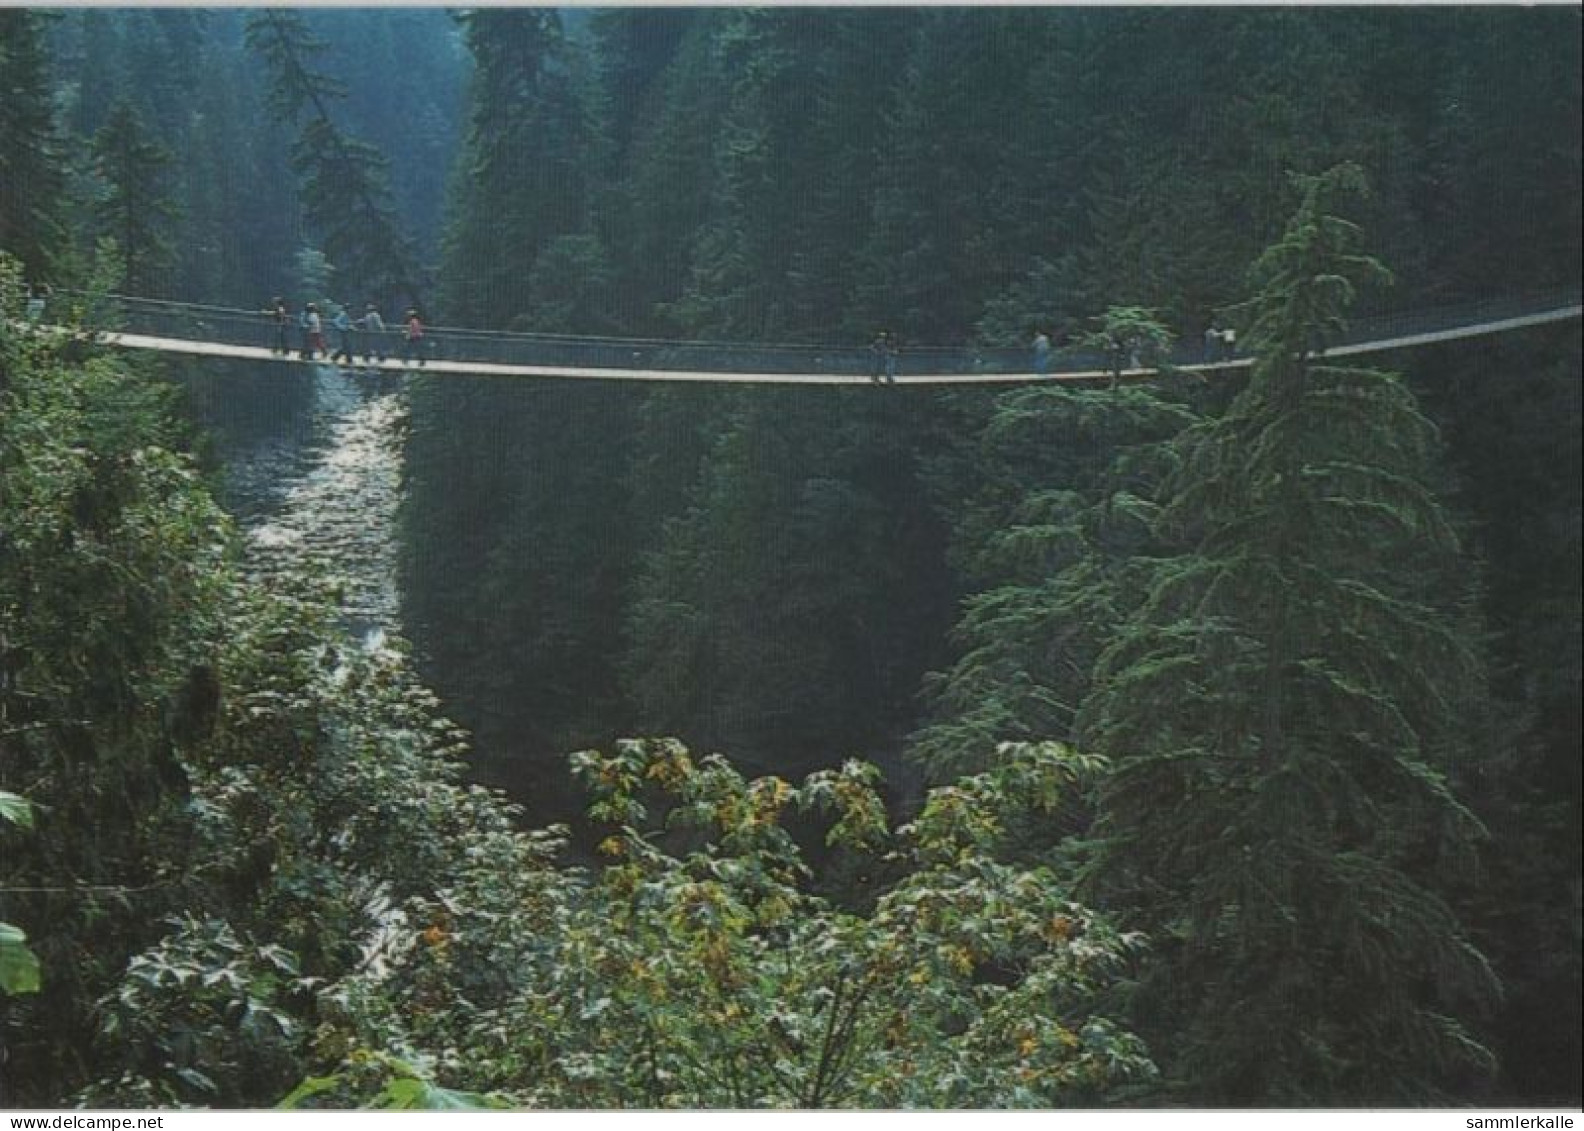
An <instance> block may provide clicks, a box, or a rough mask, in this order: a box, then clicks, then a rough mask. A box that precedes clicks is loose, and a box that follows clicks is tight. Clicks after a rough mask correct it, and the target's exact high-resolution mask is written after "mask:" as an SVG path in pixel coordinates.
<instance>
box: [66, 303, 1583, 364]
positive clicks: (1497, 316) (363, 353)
mask: <svg viewBox="0 0 1584 1131" xmlns="http://www.w3.org/2000/svg"><path fill="white" fill-rule="evenodd" d="M1579 302H1580V293H1579V291H1577V290H1572V291H1553V292H1548V293H1544V294H1533V295H1526V296H1510V297H1503V298H1498V299H1488V300H1482V301H1478V302H1463V303H1456V304H1449V305H1445V306H1439V307H1435V308H1432V309H1419V310H1408V311H1398V312H1390V313H1384V314H1372V315H1369V316H1367V317H1362V318H1359V319H1357V320H1355V321H1353V322H1352V323H1351V324H1350V325H1349V326H1348V328H1347V330H1346V332H1345V333H1343V334H1341V335H1339V336H1338V337H1337V338H1336V339H1335V340H1334V341H1331V342H1329V343H1327V345H1328V346H1330V347H1336V346H1345V345H1357V344H1360V343H1372V342H1390V341H1394V340H1397V339H1401V338H1410V337H1414V336H1418V335H1433V334H1436V333H1452V332H1454V331H1457V330H1458V329H1460V328H1467V327H1471V326H1479V325H1485V324H1498V323H1501V322H1502V321H1504V320H1510V319H1515V318H1523V317H1524V316H1527V315H1534V314H1538V313H1542V312H1548V311H1556V310H1561V309H1565V308H1568V307H1570V306H1571V307H1576V306H1577V305H1578V304H1579ZM52 303H56V304H59V305H61V306H65V307H68V308H69V310H70V316H71V317H72V319H73V320H74V321H78V322H80V323H81V324H82V325H84V326H85V327H87V328H89V329H93V330H106V331H119V332H123V333H131V334H140V335H147V336H150V337H155V338H167V339H175V340H179V341H192V342H206V343H216V344H220V345H229V346H241V347H252V348H256V349H263V350H273V351H277V352H280V351H284V352H286V353H288V354H289V355H291V356H303V355H305V354H306V353H307V352H308V350H309V348H310V342H309V340H308V335H307V331H306V330H305V329H304V328H303V327H302V326H301V325H300V324H299V322H298V319H297V317H296V316H295V315H293V316H290V317H289V318H288V319H287V320H286V321H285V322H284V323H282V322H279V321H277V319H276V317H275V315H274V314H273V313H272V312H269V311H248V310H240V309H236V308H231V307H222V306H211V305H204V304H200V303H188V302H179V301H175V300H168V299H151V298H143V297H138V296H131V295H90V294H86V293H83V292H73V291H57V292H56V294H55V296H53V298H52ZM322 334H323V341H324V346H325V350H326V353H327V354H330V355H335V356H340V355H341V351H343V350H344V351H345V352H346V353H347V354H350V355H351V356H352V357H353V358H354V359H369V360H374V359H403V358H406V359H410V360H412V361H414V362H416V361H420V360H422V361H425V362H427V361H450V362H456V363H461V364H469V363H475V364H484V365H507V366H524V367H533V368H543V369H558V368H569V369H593V370H600V369H609V370H629V371H630V370H640V371H644V370H647V371H655V372H668V371H669V372H702V373H722V374H731V373H742V374H747V373H765V374H782V375H811V376H818V375H827V374H828V375H849V376H871V375H873V374H874V373H875V372H876V370H877V368H879V369H882V370H883V369H884V368H885V362H884V360H883V359H879V360H877V358H876V354H875V351H874V350H873V349H872V348H871V347H870V345H869V344H868V343H854V344H845V345H843V344H827V345H811V344H775V343H747V342H708V341H680V340H666V339H654V338H619V337H589V336H578V335H563V334H540V333H524V332H514V331H501V330H479V329H472V328H464V327H452V326H430V327H426V328H425V331H424V335H423V339H422V342H421V343H420V344H418V345H413V344H410V343H408V342H407V340H406V334H405V331H404V330H403V328H402V327H400V326H387V327H385V328H384V329H378V330H376V329H369V328H367V327H365V326H362V325H358V326H355V327H354V328H353V329H351V330H346V331H342V330H337V329H336V328H335V327H334V326H333V325H332V324H331V323H330V320H329V319H328V318H326V319H324V320H323V329H322ZM1232 357H1233V354H1232V353H1229V352H1228V349H1227V347H1226V346H1224V345H1222V344H1219V343H1217V342H1208V343H1207V342H1205V341H1204V340H1203V339H1200V338H1198V337H1195V336H1185V337H1184V338H1183V339H1181V340H1179V341H1178V342H1177V344H1176V346H1175V347H1174V348H1173V349H1172V350H1171V351H1170V353H1169V355H1168V356H1166V357H1155V356H1148V355H1144V356H1138V355H1135V354H1134V353H1133V352H1132V351H1131V350H1130V349H1128V348H1127V347H1126V346H1125V345H1124V346H1121V347H1119V348H1118V349H1117V350H1116V351H1115V352H1113V353H1107V352H1104V351H1097V350H1092V349H1088V350H1086V349H1074V348H1066V349H1058V350H1056V351H1055V352H1054V354H1053V356H1052V357H1051V359H1050V361H1049V365H1048V369H1047V371H1048V372H1049V373H1051V374H1052V375H1060V374H1063V373H1092V372H1095V371H1103V370H1106V369H1109V368H1111V367H1112V366H1113V365H1117V366H1120V367H1122V368H1132V367H1136V366H1138V365H1145V366H1156V365H1160V364H1162V363H1164V364H1170V365H1176V366H1188V365H1198V364H1204V363H1214V362H1224V361H1226V360H1230V359H1232ZM891 367H892V369H893V371H894V372H895V373H896V374H897V375H901V376H907V375H959V376H972V375H975V374H983V375H986V376H990V375H997V374H1002V375H1007V374H1020V373H1028V372H1030V371H1031V369H1032V368H1033V354H1032V351H1031V350H1029V349H1027V348H1018V349H1008V348H994V347H979V346H972V345H964V346H916V347H910V346H906V345H904V346H903V347H902V348H900V349H899V350H898V351H897V352H896V356H895V357H894V359H892V362H891Z"/></svg>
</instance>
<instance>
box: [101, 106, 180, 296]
mask: <svg viewBox="0 0 1584 1131" xmlns="http://www.w3.org/2000/svg"><path fill="white" fill-rule="evenodd" d="M93 153H94V170H95V172H97V173H98V175H99V178H100V179H101V180H102V181H103V182H104V186H105V194H104V196H103V197H102V198H100V200H99V201H98V202H97V207H96V208H95V212H96V213H97V215H98V220H99V227H100V230H101V232H102V233H103V234H104V235H107V236H109V237H110V238H112V239H113V240H115V241H116V253H117V266H118V267H119V270H120V275H121V280H120V284H121V286H122V287H123V288H125V290H126V291H127V292H128V293H130V294H139V295H143V294H153V293H155V292H156V291H157V290H158V289H159V285H160V282H161V277H162V275H163V272H164V268H165V267H166V266H167V265H168V264H169V262H170V260H171V251H172V244H171V240H170V236H169V234H168V231H167V229H168V227H169V224H170V221H171V219H172V218H173V217H174V216H175V215H176V207H175V205H174V204H172V202H171V197H170V195H169V189H168V185H167V180H166V178H167V170H169V168H170V166H171V152H170V150H168V149H166V148H165V147H164V146H163V145H161V144H159V142H157V141H156V140H155V139H154V138H153V136H152V135H151V134H150V133H149V130H148V128H147V127H146V126H145V125H144V124H143V120H142V118H141V117H139V115H138V113H137V111H136V110H134V109H132V107H131V106H130V105H129V104H127V103H126V102H118V103H116V105H115V107H114V109H112V110H111V111H110V116H109V118H107V119H106V120H105V124H104V125H103V126H102V127H101V128H100V130H99V132H98V133H97V134H95V135H94V143H93Z"/></svg>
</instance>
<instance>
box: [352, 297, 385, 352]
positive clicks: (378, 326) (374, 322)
mask: <svg viewBox="0 0 1584 1131" xmlns="http://www.w3.org/2000/svg"><path fill="white" fill-rule="evenodd" d="M358 328H359V329H361V330H362V331H363V364H365V365H370V364H372V363H373V361H374V359H375V358H376V357H377V358H379V359H380V361H384V360H385V319H383V318H381V317H380V312H379V309H378V308H377V307H376V306H375V305H374V304H373V303H372V302H371V303H367V304H365V305H364V307H363V317H362V318H359V319H358Z"/></svg>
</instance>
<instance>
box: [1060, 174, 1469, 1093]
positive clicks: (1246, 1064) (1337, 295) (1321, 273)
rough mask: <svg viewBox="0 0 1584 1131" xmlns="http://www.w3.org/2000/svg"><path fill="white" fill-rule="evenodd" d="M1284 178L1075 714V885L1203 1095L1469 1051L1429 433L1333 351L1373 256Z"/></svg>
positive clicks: (1453, 717)
mask: <svg viewBox="0 0 1584 1131" xmlns="http://www.w3.org/2000/svg"><path fill="white" fill-rule="evenodd" d="M1358 180H1359V176H1358V171H1357V170H1356V169H1355V168H1352V167H1346V166H1344V167H1341V168H1339V169H1337V170H1334V171H1333V172H1331V173H1329V174H1327V175H1325V176H1323V177H1319V178H1314V179H1311V180H1309V181H1307V182H1306V184H1305V190H1304V199H1303V203H1302V205H1301V207H1300V208H1299V210H1298V212H1297V214H1296V216H1295V217H1294V219H1293V221H1292V222H1291V223H1290V224H1289V226H1288V228H1287V231H1286V233H1285V234H1284V236H1283V237H1282V239H1281V240H1280V241H1279V242H1277V243H1276V244H1275V245H1273V246H1272V248H1271V249H1270V250H1269V251H1268V252H1267V253H1266V254H1265V255H1264V257H1262V259H1261V260H1260V262H1259V263H1258V264H1257V266H1256V281H1257V282H1258V283H1260V284H1261V285H1262V289H1261V291H1260V294H1259V297H1258V299H1257V300H1256V303H1255V321H1254V324H1253V327H1252V330H1251V333H1250V334H1249V338H1250V340H1251V342H1252V343H1253V345H1254V348H1255V353H1256V357H1257V364H1256V366H1255V370H1254V374H1253V377H1252V380H1251V382H1250V384H1249V386H1248V388H1247V389H1246V390H1245V391H1244V392H1243V393H1242V394H1241V395H1240V396H1239V398H1238V399H1237V401H1236V402H1235V403H1234V404H1233V406H1232V407H1231V409H1230V410H1229V411H1228V412H1227V414H1226V415H1225V416H1224V417H1222V418H1221V419H1219V420H1216V421H1214V422H1213V423H1208V424H1206V425H1204V426H1202V427H1199V428H1196V429H1195V430H1193V431H1192V432H1191V433H1190V434H1189V436H1188V437H1187V439H1186V450H1185V454H1184V463H1183V466H1182V470H1181V472H1180V474H1179V475H1178V476H1176V477H1175V479H1174V481H1173V483H1172V485H1171V489H1170V491H1169V494H1168V497H1167V501H1166V504H1165V507H1164V510H1163V518H1162V522H1163V526H1164V529H1165V531H1166V532H1167V533H1168V535H1169V536H1170V537H1172V538H1173V539H1174V540H1175V541H1177V542H1178V543H1179V544H1180V545H1181V546H1182V547H1183V549H1182V551H1181V552H1180V553H1179V554H1178V555H1176V556H1171V557H1166V558H1163V559H1161V560H1160V561H1159V563H1158V566H1157V568H1156V570H1155V574H1154V577H1153V580H1152V583H1151V588H1150V593H1149V597H1148V600H1147V603H1146V604H1145V605H1144V607H1143V609H1142V610H1141V612H1140V613H1139V615H1138V616H1137V617H1136V618H1135V619H1134V621H1133V623H1131V624H1130V625H1129V626H1128V627H1127V628H1126V629H1125V630H1124V631H1123V633H1122V634H1121V636H1120V637H1119V639H1118V640H1117V641H1116V643H1115V644H1113V645H1112V646H1111V647H1110V648H1109V649H1108V650H1107V652H1106V654H1105V655H1104V657H1103V658H1102V660H1101V662H1100V665H1099V668H1098V670H1097V673H1096V691H1095V693H1094V694H1093V695H1092V696H1091V698H1090V700H1089V702H1088V703H1087V704H1086V705H1085V709H1084V714H1085V719H1084V730H1085V732H1086V733H1087V736H1088V738H1089V740H1090V741H1091V742H1092V743H1093V745H1094V747H1095V748H1096V749H1097V750H1098V751H1099V752H1102V753H1107V754H1111V755H1113V756H1114V757H1115V758H1116V761H1117V766H1116V769H1115V771H1114V774H1113V775H1112V777H1111V778H1110V780H1109V782H1108V783H1107V784H1106V785H1105V786H1104V788H1103V791H1102V794H1101V798H1100V807H1101V809H1100V811H1101V824H1100V829H1099V835H1100V839H1099V858H1098V861H1097V874H1098V877H1099V879H1100V881H1101V882H1102V883H1103V884H1105V885H1106V886H1107V887H1108V888H1109V890H1110V891H1111V893H1112V895H1113V897H1114V898H1116V899H1118V900H1121V901H1124V902H1127V903H1131V904H1132V906H1133V907H1134V908H1135V909H1136V917H1137V918H1138V919H1139V920H1140V921H1143V922H1148V923H1149V924H1151V925H1152V926H1153V927H1154V928H1155V929H1156V930H1157V931H1158V932H1159V937H1160V938H1161V940H1162V947H1161V949H1162V955H1161V963H1160V966H1159V968H1158V969H1157V970H1156V972H1155V975H1154V977H1153V978H1152V980H1151V983H1150V985H1149V987H1148V989H1149V991H1150V992H1148V993H1147V994H1146V995H1145V997H1144V999H1143V1004H1142V1006H1141V1008H1143V1010H1144V1011H1145V1013H1146V1014H1147V1015H1149V1017H1150V1021H1151V1024H1150V1025H1149V1028H1151V1029H1153V1030H1154V1031H1155V1032H1157V1033H1160V1034H1163V1035H1165V1034H1170V1037H1169V1039H1168V1040H1167V1041H1166V1045H1168V1046H1169V1050H1168V1051H1170V1053H1171V1054H1172V1058H1173V1061H1174V1063H1173V1064H1172V1066H1171V1068H1172V1070H1173V1071H1174V1073H1175V1078H1176V1079H1177V1080H1178V1081H1179V1082H1180V1083H1181V1084H1182V1085H1183V1086H1185V1087H1186V1088H1187V1090H1188V1092H1189V1094H1190V1095H1193V1096H1195V1097H1196V1098H1199V1099H1201V1100H1204V1101H1207V1102H1213V1103H1263V1104H1273V1105H1278V1106H1285V1105H1300V1104H1315V1103H1328V1104H1338V1103H1355V1104H1357V1103H1370V1102H1374V1103H1380V1102H1427V1101H1434V1100H1436V1099H1438V1098H1444V1097H1445V1096H1446V1095H1447V1094H1448V1093H1447V1091H1445V1090H1444V1089H1446V1088H1448V1087H1449V1086H1452V1085H1453V1084H1454V1083H1455V1082H1457V1081H1458V1080H1459V1075H1458V1074H1459V1073H1460V1072H1462V1071H1463V1070H1465V1069H1467V1068H1469V1067H1473V1068H1476V1069H1480V1070H1484V1069H1488V1067H1489V1053H1488V1052H1487V1050H1486V1049H1484V1048H1483V1047H1482V1046H1481V1045H1480V1044H1479V1043H1478V1041H1477V1040H1476V1039H1475V1037H1474V1036H1473V1034H1472V1032H1471V1029H1470V1027H1469V1025H1468V1022H1467V1018H1468V1016H1469V1012H1470V1010H1471V1009H1473V1008H1475V1007H1476V1006H1477V1004H1478V1003H1479V1002H1480V1001H1482V1000H1488V999H1489V997H1490V995H1491V994H1492V993H1493V992H1494V989H1495V986H1494V979H1493V976H1492V975H1491V973H1490V971H1489V969H1488V968H1487V966H1486V963H1485V961H1484V959H1483V957H1482V956H1481V955H1480V954H1479V952H1478V951H1477V950H1475V949H1474V947H1473V946H1472V944H1471V943H1470V941H1469V937H1468V934H1467V932H1466V931H1465V929H1464V928H1463V926H1462V925H1461V924H1460V923H1459V921H1458V919H1457V917H1456V915H1455V914H1454V913H1453V911H1452V909H1451V907H1450V906H1449V905H1448V902H1447V900H1446V899H1445V898H1444V893H1445V891H1446V885H1447V877H1446V869H1448V868H1455V867H1457V866H1460V865H1465V866H1466V864H1467V863H1468V861H1469V859H1470V850H1471V846H1472V844H1473V842H1474V841H1475V840H1476V839H1477V837H1478V835H1479V827H1478V824H1477V822H1476V821H1475V820H1474V818H1473V817H1472V815H1471V814H1470V813H1469V811H1468V810H1467V809H1466V808H1465V807H1464V806H1463V804H1462V803H1461V802H1460V801H1459V800H1458V799H1457V798H1456V796H1455V795H1454V794H1453V792H1452V790H1451V788H1450V787H1449V785H1448V781H1447V773H1448V770H1449V769H1450V768H1451V767H1452V766H1453V765H1454V764H1455V763H1456V761H1457V759H1458V757H1459V756H1460V755H1461V754H1462V753H1464V752H1466V751H1468V750H1469V745H1470V743H1471V741H1472V733H1471V729H1470V728H1471V727H1472V725H1473V724H1474V723H1477V722H1478V715H1477V714H1475V713H1474V711H1473V709H1472V708H1471V704H1477V703H1478V700H1479V698H1480V696H1481V694H1482V685H1481V675H1480V668H1479V663H1478V661H1477V658H1476V655H1475V653H1474V649H1473V643H1472V642H1473V640H1474V636H1473V635H1472V633H1471V630H1470V626H1469V625H1468V624H1467V623H1466V621H1465V618H1464V616H1463V614H1462V612H1461V611H1460V603H1461V601H1462V600H1463V598H1464V596H1465V593H1464V586H1463V584H1462V583H1460V580H1459V578H1460V574H1459V572H1458V567H1459V561H1458V558H1457V546H1456V543H1455V539H1454V537H1453V534H1452V532H1451V529H1450V526H1449V523H1448V520H1447V517H1446V515H1445V513H1444V512H1443V511H1442V509H1441V507H1440V505H1439V504H1438V503H1437V501H1436V499H1435V498H1434V496H1433V495H1432V494H1431V491H1430V489H1429V488H1428V486H1427V485H1426V482H1427V479H1428V477H1429V475H1430V470H1431V461H1432V458H1433V455H1434V443H1435V435H1434V430H1433V428H1432V426H1431V425H1430V424H1429V423H1428V422H1427V421H1426V420H1425V419H1424V418H1423V417H1422V416H1420V415H1419V413H1418V412H1417V410H1416V408H1415V406H1414V402H1413V398H1412V396H1411V395H1410V394H1409V393H1408V392H1407V391H1406V390H1405V389H1404V388H1403V386H1402V385H1401V384H1400V383H1399V382H1398V381H1397V380H1396V379H1395V378H1394V377H1392V376H1390V375H1388V374H1384V373H1379V372H1374V371H1370V370H1364V369H1358V368H1352V367H1348V366H1343V365H1336V364H1331V363H1328V362H1326V361H1325V359H1324V357H1323V353H1322V351H1323V348H1324V345H1325V342H1326V341H1327V340H1328V339H1329V337H1330V336H1331V335H1332V334H1334V333H1335V332H1336V331H1337V330H1338V329H1339V328H1340V326H1341V324H1342V317H1343V312H1344V310H1345V309H1346V307H1347V306H1348V305H1349V303H1350V301H1351V300H1352V298H1353V295H1354V289H1355V280H1357V279H1359V278H1360V277H1363V276H1368V275H1370V274H1372V273H1377V272H1378V270H1379V269H1378V266H1377V264H1376V263H1375V262H1374V261H1373V260H1371V259H1369V258H1367V257H1365V256H1362V255H1360V254H1359V253H1358V252H1357V250H1356V243H1357V238H1358V232H1357V229H1356V228H1355V227H1354V226H1353V225H1352V224H1350V223H1348V222H1346V221H1344V220H1342V219H1340V218H1338V217H1337V216H1335V215H1332V214H1331V213H1330V211H1329V209H1330V207H1331V203H1332V200H1333V198H1334V197H1336V196H1337V195H1338V194H1339V192H1341V191H1342V190H1344V189H1349V188H1353V187H1356V186H1357V182H1358Z"/></svg>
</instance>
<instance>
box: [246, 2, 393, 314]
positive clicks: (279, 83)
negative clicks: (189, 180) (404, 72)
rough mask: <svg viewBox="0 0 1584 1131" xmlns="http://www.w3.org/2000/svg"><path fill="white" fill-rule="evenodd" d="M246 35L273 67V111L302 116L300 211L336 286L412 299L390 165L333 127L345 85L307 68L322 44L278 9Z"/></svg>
mask: <svg viewBox="0 0 1584 1131" xmlns="http://www.w3.org/2000/svg"><path fill="white" fill-rule="evenodd" d="M247 39H248V45H249V46H250V47H251V48H252V49H253V50H254V51H256V52H258V53H259V54H260V55H261V56H262V57H263V58H264V59H265V60H266V62H267V63H268V64H269V66H270V68H271V71H272V83H271V94H270V105H271V108H272V109H274V110H275V111H276V112H277V113H278V114H280V115H281V116H282V117H283V118H285V119H287V120H288V121H301V128H300V131H299V133H298V136H297V141H296V144H295V146H294V147H293V150H292V165H293V167H294V168H295V169H296V171H297V172H298V174H299V175H300V176H301V177H302V203H303V210H304V213H305V214H306V216H307V218H308V221H309V223H310V224H312V225H313V226H314V227H315V228H316V229H317V230H318V233H319V237H320V243H321V246H322V250H323V251H324V253H325V255H326V256H327V257H328V258H329V260H330V262H331V264H332V266H333V268H334V270H335V285H336V287H337V289H339V290H342V291H346V290H347V289H348V288H351V289H353V290H361V291H363V292H364V293H367V294H373V295H376V296H379V297H380V298H381V299H382V300H384V301H391V300H392V299H396V298H406V299H407V300H409V301H411V300H415V299H416V298H417V296H418V273H417V269H416V266H415V264H414V260H413V249H412V242H411V240H410V239H409V238H408V237H407V234H406V231H405V230H404V228H403V225H402V221H401V218H400V217H399V216H398V215H397V213H396V210H395V207H394V205H393V203H392V196H391V189H390V178H389V163H388V161H387V160H386V158H385V156H384V155H383V154H382V153H380V151H379V150H378V149H376V148H375V147H374V146H372V145H369V144H367V143H365V142H362V141H359V140H358V139H356V138H354V137H352V136H351V135H350V134H349V133H347V132H346V131H345V130H344V129H342V128H341V127H340V126H338V125H337V124H336V122H335V120H334V118H333V117H332V116H331V113H330V107H331V104H332V102H333V101H334V100H336V99H340V98H342V97H344V96H345V93H346V92H345V87H344V86H343V85H342V83H340V82H339V81H337V80H336V79H334V78H332V77H330V76H329V75H327V74H324V73H322V72H319V71H315V70H314V69H313V68H312V67H311V66H310V62H311V60H312V59H313V58H314V56H316V55H318V54H319V53H321V52H323V50H324V49H325V44H324V42H323V41H322V40H320V39H318V38H317V37H315V36H314V35H313V34H311V33H310V32H309V31H308V29H307V27H306V25H305V24H304V22H303V19H302V17H301V16H300V15H298V14H296V13H293V12H285V11H278V10H275V11H267V12H263V13H260V14H259V15H256V16H253V17H251V18H250V19H249V20H248V26H247Z"/></svg>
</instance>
